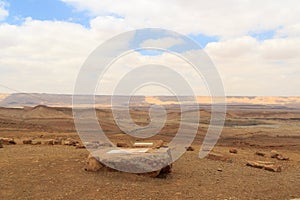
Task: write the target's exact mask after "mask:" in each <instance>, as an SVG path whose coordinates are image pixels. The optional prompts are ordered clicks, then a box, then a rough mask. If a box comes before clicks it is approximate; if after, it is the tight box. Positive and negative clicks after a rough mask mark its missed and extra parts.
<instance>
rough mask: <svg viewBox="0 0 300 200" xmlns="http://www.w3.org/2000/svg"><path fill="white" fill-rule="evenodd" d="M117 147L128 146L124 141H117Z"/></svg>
mask: <svg viewBox="0 0 300 200" xmlns="http://www.w3.org/2000/svg"><path fill="white" fill-rule="evenodd" d="M117 147H123V148H129V147H130V146H129V145H128V144H127V143H126V142H117Z"/></svg>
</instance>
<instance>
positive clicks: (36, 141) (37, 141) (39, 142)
mask: <svg viewBox="0 0 300 200" xmlns="http://www.w3.org/2000/svg"><path fill="white" fill-rule="evenodd" d="M31 144H32V145H40V144H42V142H41V141H39V140H33V141H32V142H31Z"/></svg>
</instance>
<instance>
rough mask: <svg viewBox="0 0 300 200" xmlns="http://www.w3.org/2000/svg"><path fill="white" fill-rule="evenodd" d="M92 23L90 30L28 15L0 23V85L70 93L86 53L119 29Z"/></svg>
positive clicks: (28, 89)
mask: <svg viewBox="0 0 300 200" xmlns="http://www.w3.org/2000/svg"><path fill="white" fill-rule="evenodd" d="M104 20H105V19H104ZM93 23H94V25H93V26H94V27H92V28H91V29H87V28H85V27H83V26H81V25H79V24H75V23H69V22H62V21H39V20H32V19H30V18H28V19H26V20H25V22H24V23H23V24H22V25H20V26H17V25H9V24H0V44H1V51H0V71H1V73H0V84H2V85H6V86H9V87H10V88H14V89H17V90H19V91H28V92H51V93H72V92H73V86H74V82H75V80H76V77H77V74H78V71H79V69H80V67H81V65H82V64H83V63H84V61H85V59H86V58H87V57H88V55H89V54H90V53H91V52H92V51H93V50H94V49H95V48H96V47H97V46H98V45H100V44H101V43H102V42H104V41H105V40H107V39H109V38H110V37H111V36H112V35H114V34H117V33H118V32H119V30H115V29H109V28H107V27H106V26H105V25H103V24H101V23H97V22H95V21H94V22H93ZM102 26H103V27H102ZM1 92H12V91H8V90H3V88H0V93H1Z"/></svg>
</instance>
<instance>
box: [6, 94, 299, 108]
mask: <svg viewBox="0 0 300 200" xmlns="http://www.w3.org/2000/svg"><path fill="white" fill-rule="evenodd" d="M180 98H181V99H182V100H183V102H184V104H185V105H189V104H191V103H192V102H193V101H192V99H193V97H188V96H186V97H180ZM127 99H128V97H126V96H116V97H114V100H116V104H117V105H120V106H123V105H124V104H125V101H126V100H127ZM77 100H78V101H79V102H80V105H81V106H84V105H90V104H89V98H88V96H86V95H80V96H77ZM197 102H198V103H199V104H204V105H207V104H211V98H210V97H206V96H201V97H197ZM226 102H227V104H229V105H272V106H287V107H297V108H300V97H272V96H269V97H263V96H257V97H255V96H254V97H243V96H240V97H239V96H232V97H226ZM95 104H96V107H109V106H110V104H111V96H104V95H103V96H96V97H95ZM130 104H131V105H134V106H148V105H151V104H157V105H177V104H179V103H178V101H177V97H175V96H146V97H144V96H133V97H131V101H130ZM37 105H45V106H55V107H71V106H72V95H65V94H38V93H15V94H10V95H9V94H0V107H24V106H29V107H34V106H37Z"/></svg>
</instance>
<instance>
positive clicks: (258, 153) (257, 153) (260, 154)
mask: <svg viewBox="0 0 300 200" xmlns="http://www.w3.org/2000/svg"><path fill="white" fill-rule="evenodd" d="M255 155H257V156H265V155H266V154H265V153H263V152H259V151H257V152H255Z"/></svg>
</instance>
